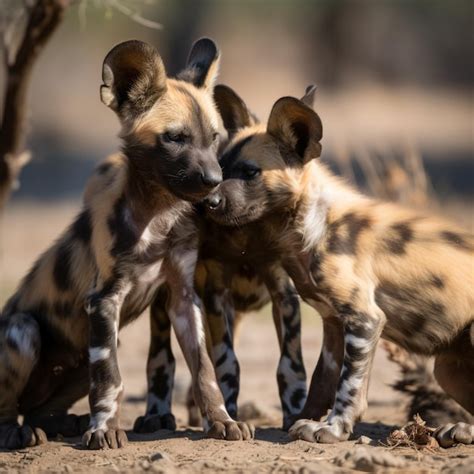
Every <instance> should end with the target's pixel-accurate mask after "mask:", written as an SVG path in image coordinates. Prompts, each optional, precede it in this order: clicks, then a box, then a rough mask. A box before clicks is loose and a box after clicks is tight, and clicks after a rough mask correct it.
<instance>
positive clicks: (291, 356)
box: [264, 267, 306, 430]
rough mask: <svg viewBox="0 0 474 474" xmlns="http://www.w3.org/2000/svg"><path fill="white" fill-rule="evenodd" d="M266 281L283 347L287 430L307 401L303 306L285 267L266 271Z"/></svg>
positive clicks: (282, 385)
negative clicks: (302, 333) (303, 352)
mask: <svg viewBox="0 0 474 474" xmlns="http://www.w3.org/2000/svg"><path fill="white" fill-rule="evenodd" d="M264 279H265V283H266V285H267V288H268V291H269V292H270V296H271V299H272V312H273V319H274V322H275V325H276V328H277V334H278V339H279V344H280V351H281V355H280V361H279V363H278V369H277V381H278V389H279V393H280V401H281V407H282V411H283V429H285V430H287V429H288V428H289V427H290V426H291V424H292V421H294V416H295V415H296V414H297V413H299V412H300V411H301V409H302V407H303V405H304V402H305V400H306V371H305V368H304V364H303V355H302V351H301V312H300V304H299V300H298V295H297V293H296V290H295V288H294V286H293V284H292V283H291V281H290V279H289V277H288V275H287V274H286V273H285V271H284V270H283V269H282V268H281V267H272V268H271V269H269V270H268V271H266V272H265V275H264Z"/></svg>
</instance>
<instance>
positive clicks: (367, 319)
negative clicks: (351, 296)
mask: <svg viewBox="0 0 474 474" xmlns="http://www.w3.org/2000/svg"><path fill="white" fill-rule="evenodd" d="M344 309H345V311H346V312H345V313H342V312H341V313H340V317H341V318H342V322H343V325H344V362H343V367H342V371H341V374H340V377H339V382H338V386H337V391H336V399H335V403H334V407H333V409H332V410H331V413H330V414H329V417H328V419H327V421H325V422H316V421H311V420H299V421H297V422H296V423H295V424H294V425H293V426H292V427H291V428H290V431H289V433H290V436H291V437H292V438H294V439H304V440H307V441H317V442H320V443H335V442H337V441H344V440H347V439H348V438H349V436H350V434H351V432H352V428H353V426H354V423H355V422H356V421H357V419H358V418H359V417H360V416H361V415H362V413H363V412H364V410H365V409H366V406H367V400H366V393H367V386H368V381H369V376H370V369H371V366H372V361H373V357H374V355H375V349H376V345H377V342H378V340H379V337H380V334H381V332H382V329H383V326H384V324H385V315H384V314H383V312H382V311H380V309H378V308H377V307H372V308H370V309H371V311H370V312H369V310H367V311H357V312H355V311H353V310H349V308H347V307H346V308H344Z"/></svg>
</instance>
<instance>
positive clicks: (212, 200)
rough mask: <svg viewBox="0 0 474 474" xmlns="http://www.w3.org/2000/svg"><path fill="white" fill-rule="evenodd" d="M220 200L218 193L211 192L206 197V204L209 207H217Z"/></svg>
mask: <svg viewBox="0 0 474 474" xmlns="http://www.w3.org/2000/svg"><path fill="white" fill-rule="evenodd" d="M221 202H222V198H221V197H220V196H219V195H218V194H213V195H212V196H209V197H207V198H206V204H207V207H208V208H209V209H213V210H214V209H217V208H218V207H219V206H220V204H221Z"/></svg>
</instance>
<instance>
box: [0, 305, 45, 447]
mask: <svg viewBox="0 0 474 474" xmlns="http://www.w3.org/2000/svg"><path fill="white" fill-rule="evenodd" d="M40 349H41V339H40V332H39V327H38V323H37V322H36V321H35V319H34V318H33V317H32V316H30V315H29V314H23V313H17V314H12V315H8V316H2V317H1V319H0V448H7V449H20V448H24V447H26V446H34V445H37V444H42V443H44V442H46V441H47V440H46V435H45V433H44V432H43V431H42V430H40V429H32V428H31V427H30V426H29V425H28V424H26V423H24V424H23V426H20V425H19V424H18V399H19V397H20V396H21V393H22V391H23V389H24V388H25V386H26V384H27V381H28V378H29V376H30V374H31V371H32V370H33V367H34V365H35V364H36V362H37V361H38V358H39V355H40Z"/></svg>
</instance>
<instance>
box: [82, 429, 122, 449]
mask: <svg viewBox="0 0 474 474" xmlns="http://www.w3.org/2000/svg"><path fill="white" fill-rule="evenodd" d="M127 441H128V440H127V435H126V433H125V431H123V430H106V431H104V430H97V431H94V432H91V431H90V430H88V431H86V432H85V433H84V436H83V438H82V445H83V447H84V448H87V449H108V448H110V449H116V448H122V447H124V446H125V445H126V444H127Z"/></svg>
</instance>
